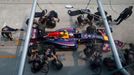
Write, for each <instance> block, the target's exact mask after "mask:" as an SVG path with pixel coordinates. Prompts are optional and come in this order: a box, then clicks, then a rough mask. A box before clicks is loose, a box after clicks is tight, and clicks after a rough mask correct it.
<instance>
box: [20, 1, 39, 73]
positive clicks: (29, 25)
mask: <svg viewBox="0 0 134 75" xmlns="http://www.w3.org/2000/svg"><path fill="white" fill-rule="evenodd" d="M36 5H37V0H33V4H32V9H31V13H30V20H29V24H28V29H27V33H26V38H25V42H24V47H23V48H24V49H23V52H22V56H21V61H20V66H19V71H18V75H23V73H24V68H25V61H26V56H27V51H28V45H29V40H30V37H31V30H32V24H33V19H34V15H35V10H36Z"/></svg>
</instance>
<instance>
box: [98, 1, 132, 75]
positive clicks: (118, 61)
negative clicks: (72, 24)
mask: <svg viewBox="0 0 134 75" xmlns="http://www.w3.org/2000/svg"><path fill="white" fill-rule="evenodd" d="M101 1H102V0H97V4H98V7H99V11H100V13H101V15H102V19H103V22H104V25H105V29H106V33H107V35H108V38H109V42H110V46H111V48H112V52H113V55H114V59H115V62H116V65H117V68H118V69H121V72H122V73H123V74H125V75H130V74H129V73H128V72H127V70H126V69H125V68H123V66H122V64H121V61H120V58H119V54H118V51H117V48H116V46H115V43H114V40H113V37H112V34H111V30H110V28H109V24H108V22H107V18H106V15H105V13H104V9H103V6H102V4H101Z"/></svg>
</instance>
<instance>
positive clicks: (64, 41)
mask: <svg viewBox="0 0 134 75" xmlns="http://www.w3.org/2000/svg"><path fill="white" fill-rule="evenodd" d="M93 39H95V40H97V41H99V42H107V41H108V37H107V36H106V35H105V34H104V33H103V32H101V31H100V30H98V31H97V33H96V34H88V33H77V32H76V29H75V28H63V29H59V30H56V31H54V32H48V33H47V35H45V36H44V40H43V43H45V44H50V45H54V46H55V47H57V48H64V49H68V48H69V49H75V50H76V49H77V48H78V44H81V43H89V41H91V40H93Z"/></svg>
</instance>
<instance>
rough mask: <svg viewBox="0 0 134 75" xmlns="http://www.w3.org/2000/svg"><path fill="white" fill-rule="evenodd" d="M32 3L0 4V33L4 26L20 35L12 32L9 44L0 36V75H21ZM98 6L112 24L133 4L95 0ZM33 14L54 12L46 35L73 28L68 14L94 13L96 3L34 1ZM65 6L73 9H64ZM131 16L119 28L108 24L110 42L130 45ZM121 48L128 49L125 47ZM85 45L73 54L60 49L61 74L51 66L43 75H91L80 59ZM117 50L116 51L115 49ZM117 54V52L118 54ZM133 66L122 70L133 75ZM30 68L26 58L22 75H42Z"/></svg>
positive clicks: (104, 74)
mask: <svg viewBox="0 0 134 75" xmlns="http://www.w3.org/2000/svg"><path fill="white" fill-rule="evenodd" d="M34 1H35V0H0V10H1V11H0V29H2V27H4V26H5V25H8V26H10V27H13V28H23V29H24V31H23V32H21V31H17V32H13V38H14V39H13V41H8V40H6V39H4V38H2V35H1V34H0V63H1V65H0V74H1V75H21V74H18V72H19V70H20V64H21V60H22V59H21V58H22V55H23V54H22V53H23V51H24V46H25V39H26V37H27V36H26V33H27V29H28V26H27V25H26V20H27V18H30V14H31V10H32V4H33V2H34ZM99 1H101V3H102V6H103V9H104V10H105V11H107V13H108V15H112V18H113V21H114V19H116V18H117V17H118V16H119V14H120V13H121V12H122V11H123V10H124V9H125V8H127V7H129V6H134V0H99ZM37 3H38V5H36V10H35V11H36V12H41V11H42V10H41V9H47V11H48V12H49V11H51V10H55V11H56V12H57V13H58V17H59V19H60V21H59V22H58V23H56V27H54V28H46V31H55V30H57V29H62V28H69V27H71V28H73V27H76V24H75V22H76V21H77V17H78V15H76V16H69V14H68V10H72V11H73V10H81V9H85V8H87V9H90V11H91V13H95V12H96V11H97V7H98V4H97V0H37ZM67 5H71V6H73V8H71V9H68V8H66V6H67ZM133 19H134V14H133V13H132V15H131V16H130V17H129V18H128V19H126V20H124V21H123V22H122V23H121V24H119V25H116V24H115V22H113V23H112V29H113V32H112V37H113V39H114V40H120V41H123V42H125V43H134V38H133V37H134V35H133V34H134V33H133V32H134V24H133V23H134V21H133ZM86 27H87V25H85V26H83V27H81V28H80V27H79V28H78V29H79V30H80V32H83V31H85V30H86ZM125 47H128V45H126V46H125ZM84 48H85V45H79V46H78V49H77V50H75V51H73V50H69V51H64V50H63V49H61V51H60V49H59V50H58V51H57V55H58V56H59V59H60V60H61V62H62V63H63V68H62V69H61V70H54V69H53V68H52V66H51V65H49V66H50V68H49V72H48V74H47V75H94V74H95V73H94V72H93V71H92V70H91V69H90V67H89V65H88V63H87V62H86V61H85V60H84V59H82V58H84V57H85V56H84V53H83V49H84ZM117 50H118V49H117ZM118 53H119V54H121V53H122V52H121V53H120V50H118ZM103 57H113V55H112V50H111V51H109V52H106V53H104V54H103ZM133 63H134V62H133ZM133 63H131V64H129V65H127V66H125V67H124V68H125V70H126V71H127V72H128V73H129V74H130V75H133V73H134V68H133V67H134V65H133ZM30 67H31V65H30V64H29V63H28V59H27V58H26V62H25V67H24V72H23V75H44V73H41V72H38V73H35V74H34V73H32V72H31V69H30ZM117 71H119V69H115V70H113V71H108V70H107V69H106V68H105V67H102V71H101V74H99V75H113V73H114V72H117Z"/></svg>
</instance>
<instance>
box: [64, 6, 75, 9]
mask: <svg viewBox="0 0 134 75" xmlns="http://www.w3.org/2000/svg"><path fill="white" fill-rule="evenodd" d="M65 8H67V9H71V8H73V6H72V5H65Z"/></svg>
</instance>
